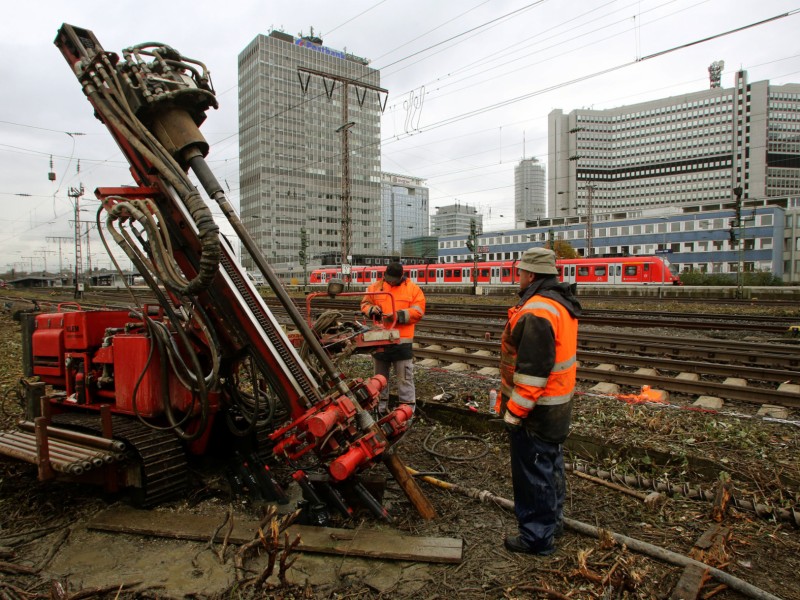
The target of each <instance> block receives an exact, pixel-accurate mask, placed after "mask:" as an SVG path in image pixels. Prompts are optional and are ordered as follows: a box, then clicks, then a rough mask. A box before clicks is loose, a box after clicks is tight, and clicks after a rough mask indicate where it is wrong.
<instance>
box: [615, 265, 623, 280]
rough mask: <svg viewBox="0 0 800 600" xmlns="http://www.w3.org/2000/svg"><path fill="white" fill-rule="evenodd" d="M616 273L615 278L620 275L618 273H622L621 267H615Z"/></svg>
mask: <svg viewBox="0 0 800 600" xmlns="http://www.w3.org/2000/svg"><path fill="white" fill-rule="evenodd" d="M616 271H617V272H616V276H617V277H619V274H620V272H621V271H622V267H620V266H619V265H617V268H616Z"/></svg>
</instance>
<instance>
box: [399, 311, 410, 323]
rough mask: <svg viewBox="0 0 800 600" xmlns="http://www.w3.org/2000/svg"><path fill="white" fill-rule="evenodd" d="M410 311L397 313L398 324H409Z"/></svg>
mask: <svg viewBox="0 0 800 600" xmlns="http://www.w3.org/2000/svg"><path fill="white" fill-rule="evenodd" d="M408 318H409V315H408V311H407V310H398V311H397V324H398V325H405V324H406V323H408Z"/></svg>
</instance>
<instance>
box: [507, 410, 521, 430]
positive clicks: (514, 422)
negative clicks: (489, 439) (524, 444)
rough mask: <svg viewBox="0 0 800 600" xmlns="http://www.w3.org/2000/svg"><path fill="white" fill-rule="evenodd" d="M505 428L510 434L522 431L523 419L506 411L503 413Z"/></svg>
mask: <svg viewBox="0 0 800 600" xmlns="http://www.w3.org/2000/svg"><path fill="white" fill-rule="evenodd" d="M503 427H505V428H506V431H507V432H508V433H515V432H517V431H519V430H520V429H522V419H520V418H519V417H518V416H517V415H515V414H514V413H512V412H511V411H510V410H508V409H506V412H504V413H503Z"/></svg>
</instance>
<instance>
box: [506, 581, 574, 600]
mask: <svg viewBox="0 0 800 600" xmlns="http://www.w3.org/2000/svg"><path fill="white" fill-rule="evenodd" d="M514 589H515V590H521V591H523V592H536V593H537V594H545V595H546V596H550V597H551V598H555V599H556V600H572V598H570V597H569V596H565V595H564V594H562V593H561V592H557V591H555V590H551V589H550V588H545V587H539V586H537V585H520V586H517V587H515V588H514Z"/></svg>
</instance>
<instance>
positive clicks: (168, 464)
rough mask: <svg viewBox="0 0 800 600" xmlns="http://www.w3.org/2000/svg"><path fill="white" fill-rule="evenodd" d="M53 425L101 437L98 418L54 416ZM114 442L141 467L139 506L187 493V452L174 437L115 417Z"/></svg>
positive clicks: (151, 504)
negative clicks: (126, 447) (116, 440)
mask: <svg viewBox="0 0 800 600" xmlns="http://www.w3.org/2000/svg"><path fill="white" fill-rule="evenodd" d="M53 422H54V423H56V424H58V425H62V426H64V425H66V426H68V427H71V428H73V429H76V430H78V431H84V432H87V433H94V434H102V428H101V424H100V419H99V417H98V415H94V414H78V413H64V414H60V415H56V416H54V417H53ZM112 428H113V434H114V439H119V440H122V441H123V442H125V444H126V445H127V446H128V447H129V448H130V449H131V451H132V452H133V456H132V457H131V459H132V460H133V461H135V462H137V463H138V464H139V465H140V466H141V472H140V476H141V482H140V483H141V487H140V488H138V489H137V492H136V497H135V500H136V503H137V504H140V505H142V506H155V505H156V504H159V503H161V502H165V501H167V500H172V499H174V498H176V497H178V496H180V495H181V494H183V493H184V492H185V491H186V488H187V483H188V480H187V475H186V474H187V470H188V464H187V462H186V453H185V451H184V449H183V447H182V445H181V443H180V441H179V440H178V438H177V437H175V435H174V434H172V433H169V432H165V431H158V430H155V429H151V428H150V427H147V426H146V425H144V424H143V423H140V422H139V421H137V420H135V419H133V418H130V417H122V416H119V415H114V416H113V417H112Z"/></svg>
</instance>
